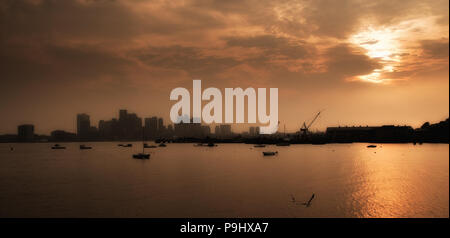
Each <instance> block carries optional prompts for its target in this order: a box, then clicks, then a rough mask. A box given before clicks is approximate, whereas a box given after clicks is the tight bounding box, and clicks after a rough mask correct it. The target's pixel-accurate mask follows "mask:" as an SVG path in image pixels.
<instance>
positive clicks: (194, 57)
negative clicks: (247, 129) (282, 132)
mask: <svg viewBox="0 0 450 238" xmlns="http://www.w3.org/2000/svg"><path fill="white" fill-rule="evenodd" d="M448 28H449V2H448V0H442V1H441V0H433V1H423V0H403V1H392V0H339V1H337V0H314V1H313V0H300V1H299V0H297V1H293V0H279V1H269V0H227V1H220V0H198V1H197V0H181V1H166V0H155V1H144V0H128V1H124V0H116V1H114V0H96V1H95V0H65V1H59V0H0V42H1V43H0V80H1V81H0V82H1V86H0V115H1V116H0V134H3V133H16V131H17V125H19V124H22V123H32V124H34V125H35V132H36V133H39V134H48V133H50V131H52V130H55V129H63V130H67V131H72V132H73V131H76V114H77V113H88V114H89V115H90V116H91V122H92V123H93V124H94V125H96V124H97V122H98V120H109V119H111V118H113V117H118V110H119V109H121V108H125V109H128V110H129V111H130V112H135V113H137V114H138V115H139V116H141V117H148V116H159V117H163V118H164V119H165V121H166V122H167V121H169V113H170V108H171V106H172V105H173V104H174V103H175V102H174V101H170V100H169V95H170V92H171V90H172V89H174V88H176V87H185V88H187V89H191V88H192V80H193V79H201V80H202V87H203V88H207V87H216V88H219V89H221V90H222V92H224V88H226V87H231V88H236V87H241V88H244V89H245V88H247V87H253V88H278V90H279V120H280V124H281V125H283V126H285V127H286V130H287V131H297V130H298V129H299V128H300V126H301V125H302V124H303V122H304V121H307V122H308V121H309V120H311V119H312V118H313V117H314V115H315V114H316V113H317V112H319V111H322V114H321V116H320V117H319V119H318V120H317V122H316V123H315V124H314V125H313V126H312V130H324V129H325V128H326V127H327V126H346V125H350V126H351V125H364V126H365V125H383V124H394V125H411V126H413V127H419V126H421V125H422V124H423V123H424V122H426V121H430V122H438V121H441V120H444V119H446V118H447V117H448V116H449V29H448ZM235 129H236V130H237V131H239V130H243V127H242V126H241V127H239V126H238V127H236V128H235Z"/></svg>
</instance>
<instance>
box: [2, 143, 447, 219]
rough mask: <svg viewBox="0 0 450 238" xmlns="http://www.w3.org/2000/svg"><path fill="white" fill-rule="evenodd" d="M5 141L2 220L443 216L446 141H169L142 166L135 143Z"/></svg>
mask: <svg viewBox="0 0 450 238" xmlns="http://www.w3.org/2000/svg"><path fill="white" fill-rule="evenodd" d="M10 145H12V144H0V217H449V145H448V144H424V145H416V146H414V145H412V144H383V145H381V146H380V145H379V146H378V147H377V148H375V149H369V148H366V146H367V144H332V145H293V146H290V147H276V146H268V147H266V148H253V147H252V146H251V145H245V144H220V145H219V146H218V147H215V148H207V147H194V146H193V145H192V144H168V146H167V147H166V148H155V149H147V151H152V155H151V157H152V158H151V159H150V160H147V161H144V160H135V159H132V158H131V155H132V154H133V153H134V152H137V151H139V148H138V145H140V143H134V145H135V146H134V147H133V148H122V147H118V146H117V143H90V144H89V145H91V146H93V147H94V148H93V149H92V150H84V151H81V150H79V149H78V146H79V144H77V143H66V144H63V145H65V146H67V149H66V150H51V149H50V147H51V144H14V145H13V146H14V147H15V151H12V152H11V151H9V146H10ZM264 150H277V151H278V152H279V154H278V155H277V156H274V157H263V156H262V153H261V152H262V151H264ZM375 152H376V153H375ZM312 193H315V194H316V198H315V199H314V200H313V201H312V205H311V206H310V207H305V206H301V205H296V204H294V203H292V202H291V197H290V194H292V195H293V196H294V197H295V198H296V200H297V201H300V202H304V201H307V200H308V199H309V197H310V196H311V195H312Z"/></svg>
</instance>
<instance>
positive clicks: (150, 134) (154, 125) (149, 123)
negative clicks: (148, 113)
mask: <svg viewBox="0 0 450 238" xmlns="http://www.w3.org/2000/svg"><path fill="white" fill-rule="evenodd" d="M144 128H145V135H146V138H148V139H155V137H156V132H157V129H158V118H157V117H149V118H145V126H144Z"/></svg>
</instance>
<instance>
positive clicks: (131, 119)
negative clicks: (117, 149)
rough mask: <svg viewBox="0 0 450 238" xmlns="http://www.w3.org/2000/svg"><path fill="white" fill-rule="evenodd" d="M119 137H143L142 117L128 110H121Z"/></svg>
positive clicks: (133, 138)
mask: <svg viewBox="0 0 450 238" xmlns="http://www.w3.org/2000/svg"><path fill="white" fill-rule="evenodd" d="M118 127H119V130H120V132H119V139H121V140H137V139H141V138H142V129H143V128H142V119H141V118H139V117H138V116H137V115H136V113H128V112H127V110H120V111H119V123H118Z"/></svg>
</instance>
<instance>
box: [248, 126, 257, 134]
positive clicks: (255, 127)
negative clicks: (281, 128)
mask: <svg viewBox="0 0 450 238" xmlns="http://www.w3.org/2000/svg"><path fill="white" fill-rule="evenodd" d="M249 135H250V136H257V135H259V127H258V126H251V127H250V129H249Z"/></svg>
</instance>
